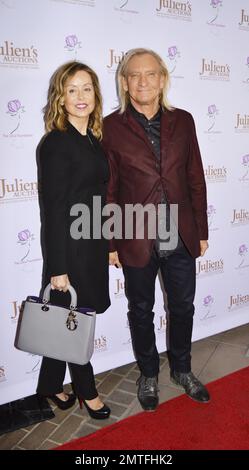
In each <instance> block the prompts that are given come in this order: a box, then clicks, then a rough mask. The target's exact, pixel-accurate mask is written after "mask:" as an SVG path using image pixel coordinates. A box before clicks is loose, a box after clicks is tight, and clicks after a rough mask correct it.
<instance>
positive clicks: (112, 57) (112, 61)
mask: <svg viewBox="0 0 249 470" xmlns="http://www.w3.org/2000/svg"><path fill="white" fill-rule="evenodd" d="M124 56H125V52H124V51H115V49H109V51H108V61H107V65H106V67H107V69H108V72H114V73H115V72H116V70H117V67H118V65H119V64H120V62H121V61H122V60H123V58H124Z"/></svg>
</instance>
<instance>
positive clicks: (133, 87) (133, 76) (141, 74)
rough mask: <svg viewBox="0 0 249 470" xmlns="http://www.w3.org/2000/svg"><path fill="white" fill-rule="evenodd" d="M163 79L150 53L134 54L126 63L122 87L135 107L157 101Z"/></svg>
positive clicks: (152, 103)
mask: <svg viewBox="0 0 249 470" xmlns="http://www.w3.org/2000/svg"><path fill="white" fill-rule="evenodd" d="M164 80H165V79H164V77H163V75H162V74H161V71H160V65H159V64H158V62H157V60H156V59H155V58H154V57H153V56H152V55H150V54H142V55H135V56H134V57H132V59H131V60H130V61H129V63H128V68H127V76H126V77H123V88H124V90H125V91H126V92H127V91H128V93H129V95H130V100H131V103H132V104H133V105H134V106H135V107H136V105H138V106H146V105H147V106H149V105H154V104H155V103H158V102H159V95H160V92H161V90H162V89H163V86H164Z"/></svg>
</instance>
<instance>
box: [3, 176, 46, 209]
mask: <svg viewBox="0 0 249 470" xmlns="http://www.w3.org/2000/svg"><path fill="white" fill-rule="evenodd" d="M37 195H38V183H37V182H35V181H32V182H29V181H25V182H24V181H23V180H22V179H21V178H15V179H14V181H12V182H8V181H7V180H6V179H5V178H2V179H0V204H2V203H10V202H20V201H23V200H31V199H35V198H37Z"/></svg>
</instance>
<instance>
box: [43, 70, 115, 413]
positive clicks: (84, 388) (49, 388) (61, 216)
mask: <svg viewBox="0 0 249 470" xmlns="http://www.w3.org/2000/svg"><path fill="white" fill-rule="evenodd" d="M44 120H45V126H46V130H47V134H46V136H45V137H44V139H43V141H42V143H41V145H40V148H39V167H40V183H41V196H40V201H41V220H42V240H43V243H42V245H43V258H44V274H43V276H44V277H43V287H44V286H45V285H46V284H48V283H49V282H51V285H52V289H53V290H52V292H51V302H52V303H54V304H56V305H61V306H69V305H70V295H69V292H67V291H68V286H69V285H70V284H71V285H72V286H73V287H74V288H75V290H76V292H77V296H78V306H79V307H91V308H94V309H95V310H96V312H97V313H101V312H104V311H105V310H106V309H107V308H108V307H109V305H110V299H109V291H108V241H107V240H105V239H104V238H103V237H101V236H100V237H99V238H97V239H96V237H94V234H93V231H92V227H93V220H94V224H95V225H96V224H98V228H99V229H100V230H99V231H100V232H101V225H102V221H101V219H100V217H97V214H95V213H93V208H94V205H96V201H97V202H98V204H99V205H100V208H101V207H103V205H104V204H105V195H106V187H107V182H108V179H109V170H108V164H107V161H106V158H105V155H104V153H103V150H102V149H101V146H100V144H99V140H100V139H101V137H102V98H101V93H100V87H99V82H98V77H97V76H96V74H95V72H94V71H93V70H92V69H90V68H89V67H88V66H86V65H85V64H81V63H79V62H69V63H67V64H65V65H63V66H61V67H59V69H57V70H56V72H55V73H54V75H53V76H52V78H51V81H50V87H49V91H48V101H47V105H46V107H45V115H44ZM94 197H95V198H94ZM75 204H81V205H82V204H84V207H86V209H88V210H89V213H90V227H87V226H85V225H86V224H87V223H88V222H89V218H88V217H85V221H84V217H83V225H84V227H82V224H80V223H77V220H76V219H77V218H79V215H80V213H79V214H78V211H75V207H76V208H77V206H75ZM73 207H74V208H73ZM72 208H73V209H72ZM70 211H72V212H71V213H73V214H75V215H74V216H72V215H70ZM76 214H77V215H76ZM81 220H82V219H81ZM73 222H75V223H74V224H73V225H72V223H73ZM73 227H74V229H73ZM76 227H78V228H77V229H76ZM70 229H71V231H70ZM72 229H73V230H72ZM87 232H89V233H90V236H88V237H86V236H85V237H84V238H83V237H82V234H83V235H84V234H86V233H87ZM69 369H70V373H71V377H72V382H73V389H74V392H75V394H76V395H77V396H78V397H79V399H80V405H81V404H82V403H84V404H85V406H86V409H87V411H88V413H89V414H90V416H92V417H93V418H97V419H103V418H108V416H109V414H110V409H109V408H108V407H107V406H106V405H104V404H103V402H102V401H101V399H100V397H99V396H98V392H97V390H96V387H95V382H94V375H93V369H92V366H91V364H90V363H88V364H86V365H77V364H69ZM65 371H66V363H65V362H63V361H58V360H55V359H50V358H47V357H44V358H43V361H42V365H41V370H40V375H39V381H38V387H37V393H38V394H39V395H43V396H46V397H50V398H51V399H52V400H53V401H54V402H55V403H56V404H57V406H59V408H61V409H67V408H69V407H70V406H72V405H73V404H74V402H75V398H76V397H75V395H74V394H70V395H67V394H65V393H64V392H63V381H64V377H65Z"/></svg>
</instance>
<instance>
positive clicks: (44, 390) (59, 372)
mask: <svg viewBox="0 0 249 470" xmlns="http://www.w3.org/2000/svg"><path fill="white" fill-rule="evenodd" d="M68 366H69V370H70V374H71V378H72V382H73V388H74V392H75V393H76V395H77V396H79V397H81V398H83V399H85V400H92V399H93V398H96V397H97V396H98V392H97V390H96V387H95V381H94V374H93V368H92V365H91V363H90V362H88V363H87V364H85V365H83V366H81V365H78V364H72V363H69V364H68ZM65 373H66V362H63V361H58V360H57V359H50V358H48V357H43V359H42V365H41V369H40V375H39V380H38V385H37V390H36V391H37V393H39V394H40V395H44V396H49V395H54V394H58V393H61V392H62V391H63V382H64V378H65Z"/></svg>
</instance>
